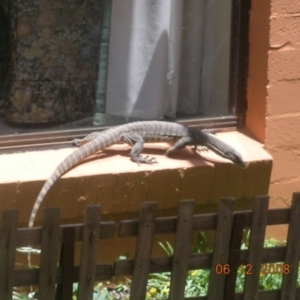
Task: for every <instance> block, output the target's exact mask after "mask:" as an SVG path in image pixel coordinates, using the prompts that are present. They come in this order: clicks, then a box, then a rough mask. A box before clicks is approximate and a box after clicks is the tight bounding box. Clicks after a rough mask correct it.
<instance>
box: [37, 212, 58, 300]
mask: <svg viewBox="0 0 300 300" xmlns="http://www.w3.org/2000/svg"><path fill="white" fill-rule="evenodd" d="M59 223H60V210H59V209H58V208H47V209H45V214H44V221H43V227H42V241H41V266H40V272H39V299H43V300H48V299H49V300H53V299H54V298H55V285H56V273H57V262H58V261H57V260H58V246H59V236H58V233H59Z"/></svg>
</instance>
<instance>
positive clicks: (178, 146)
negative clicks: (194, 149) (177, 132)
mask: <svg viewBox="0 0 300 300" xmlns="http://www.w3.org/2000/svg"><path fill="white" fill-rule="evenodd" d="M191 144H193V139H192V138H191V137H189V136H186V137H183V138H181V139H180V140H178V141H177V142H176V143H175V144H174V145H173V146H172V147H170V148H169V149H168V150H167V151H166V155H169V154H170V153H172V152H173V151H175V150H178V149H183V148H184V147H185V146H188V145H191Z"/></svg>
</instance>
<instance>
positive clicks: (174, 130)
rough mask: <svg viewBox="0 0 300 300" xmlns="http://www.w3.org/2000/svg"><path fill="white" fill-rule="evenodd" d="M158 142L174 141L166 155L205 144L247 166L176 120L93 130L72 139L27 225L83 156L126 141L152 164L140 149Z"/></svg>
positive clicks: (232, 152) (212, 138) (207, 136)
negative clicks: (74, 147)
mask: <svg viewBox="0 0 300 300" xmlns="http://www.w3.org/2000/svg"><path fill="white" fill-rule="evenodd" d="M159 141H167V142H171V143H173V146H172V147H170V148H169V149H168V150H167V151H166V154H167V155H168V154H169V153H171V152H172V151H174V150H176V149H181V148H184V147H185V146H187V145H192V146H195V147H196V146H205V147H207V148H208V149H211V150H212V151H214V152H216V153H217V154H219V155H221V156H223V157H224V158H227V159H229V160H231V161H232V162H234V163H236V164H237V165H239V166H241V167H245V165H246V164H245V162H244V161H243V159H242V157H241V155H240V154H239V153H238V152H237V151H236V150H235V149H233V148H232V147H231V146H229V145H228V144H226V143H225V142H223V141H221V140H220V139H218V138H217V137H215V136H214V135H213V134H210V133H208V132H205V131H201V130H198V129H196V128H192V127H187V126H185V125H182V124H179V123H173V122H165V121H140V122H133V123H128V124H124V125H120V126H117V127H113V128H109V129H106V130H104V131H101V132H93V133H90V134H88V135H87V136H86V137H85V138H83V139H76V140H74V141H73V142H74V143H75V144H76V145H77V146H80V148H78V149H76V150H75V151H74V152H73V153H71V154H70V155H69V156H68V157H66V158H65V160H63V161H62V162H61V163H60V165H59V166H58V167H57V168H56V169H55V170H54V172H53V173H52V175H51V176H50V177H49V178H48V180H47V181H46V182H45V184H44V186H43V187H42V189H41V191H40V193H39V195H38V197H37V199H36V200H35V203H34V206H33V208H32V211H31V215H30V219H29V227H33V224H34V220H35V217H36V214H37V212H38V209H39V207H40V205H41V203H42V201H43V199H44V197H45V196H46V194H47V193H48V191H49V190H50V188H51V187H52V185H53V184H54V183H55V181H56V180H57V179H58V178H60V177H61V176H62V175H63V174H65V173H66V172H67V171H69V170H70V169H71V168H73V167H74V166H76V165H77V164H78V163H80V162H81V161H83V160H84V159H85V158H87V157H89V156H90V155H92V154H95V153H97V152H98V151H100V150H103V149H105V148H107V147H109V146H111V145H113V144H117V143H127V144H129V145H131V146H132V149H131V153H130V155H131V160H132V161H134V162H137V163H138V164H140V163H145V164H153V163H156V160H155V159H154V158H153V157H152V158H149V157H148V156H141V152H142V150H143V145H144V142H147V143H148V142H159Z"/></svg>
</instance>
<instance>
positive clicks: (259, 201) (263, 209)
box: [244, 196, 269, 300]
mask: <svg viewBox="0 0 300 300" xmlns="http://www.w3.org/2000/svg"><path fill="white" fill-rule="evenodd" d="M268 205H269V197H268V196H258V197H256V198H255V200H254V207H253V215H252V225H251V232H250V244H249V258H248V270H247V271H251V274H249V275H246V279H245V288H244V295H245V296H244V299H245V300H248V299H249V300H250V299H255V298H257V295H258V285H259V278H260V271H261V263H262V256H263V251H262V250H263V247H264V239H265V232H266V226H267V218H268ZM248 273H249V272H248Z"/></svg>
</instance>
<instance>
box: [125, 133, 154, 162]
mask: <svg viewBox="0 0 300 300" xmlns="http://www.w3.org/2000/svg"><path fill="white" fill-rule="evenodd" d="M121 137H122V139H123V140H124V142H125V143H127V144H128V145H130V146H132V148H131V152H130V156H131V160H132V161H134V162H137V163H138V164H155V163H157V162H156V159H155V158H154V157H149V156H141V152H142V151H143V148H144V139H143V137H142V136H141V135H139V134H138V133H136V132H126V133H122V134H121Z"/></svg>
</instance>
